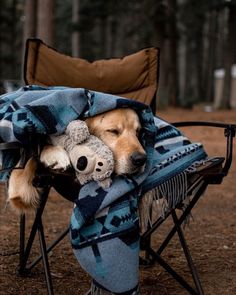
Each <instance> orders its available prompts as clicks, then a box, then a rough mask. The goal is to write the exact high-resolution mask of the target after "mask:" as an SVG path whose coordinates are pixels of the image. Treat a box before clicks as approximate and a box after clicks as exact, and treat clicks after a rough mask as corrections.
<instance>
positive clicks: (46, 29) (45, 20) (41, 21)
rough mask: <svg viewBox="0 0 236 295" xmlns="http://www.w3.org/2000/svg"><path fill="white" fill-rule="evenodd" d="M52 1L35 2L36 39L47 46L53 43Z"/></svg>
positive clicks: (41, 0)
mask: <svg viewBox="0 0 236 295" xmlns="http://www.w3.org/2000/svg"><path fill="white" fill-rule="evenodd" d="M53 33H54V0H40V1H37V37H38V38H40V39H42V40H43V41H44V42H46V43H47V44H49V45H51V46H52V45H53V41H54V36H53Z"/></svg>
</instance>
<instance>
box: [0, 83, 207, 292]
mask: <svg viewBox="0 0 236 295" xmlns="http://www.w3.org/2000/svg"><path fill="white" fill-rule="evenodd" d="M124 107H130V108H132V109H134V110H136V112H137V113H138V115H139V118H140V121H141V124H142V136H141V141H142V144H143V146H144V148H145V150H146V152H147V165H146V168H145V171H144V172H143V173H142V174H140V175H136V176H132V177H131V176H130V177H124V176H116V177H115V178H114V179H113V182H112V185H111V187H109V188H108V189H103V188H101V187H99V186H98V184H97V183H96V182H90V183H88V184H86V185H84V186H83V187H82V188H81V190H80V192H78V199H77V200H76V202H75V207H74V210H73V213H72V217H71V243H72V248H73V249H74V252H75V255H76V257H77V259H78V261H79V262H80V264H81V265H82V267H84V268H85V269H86V271H87V272H88V273H90V275H91V276H92V277H93V278H94V279H95V281H96V284H97V285H99V287H100V286H101V287H103V288H106V289H107V290H110V291H112V292H114V293H116V292H117V293H122V292H128V291H130V293H127V294H133V293H132V292H133V290H136V289H137V284H138V279H137V278H138V275H137V269H138V252H139V243H138V242H139V216H138V202H139V200H140V198H141V196H143V195H144V194H145V193H147V192H150V191H151V192H154V193H156V194H157V195H158V194H159V193H160V192H161V195H162V197H165V200H166V206H167V207H175V205H176V204H177V203H179V202H180V201H181V200H183V199H184V198H185V197H186V195H185V191H186V190H185V188H186V173H187V172H186V171H188V169H189V168H190V167H191V166H192V165H194V163H196V162H197V161H201V160H203V159H205V158H206V156H207V155H206V153H205V151H204V149H203V146H202V145H201V144H200V143H191V142H190V141H189V140H188V139H187V138H186V137H185V136H184V135H183V134H182V133H181V132H180V131H179V130H178V129H176V128H175V127H173V126H172V125H170V124H168V123H167V122H165V121H163V120H162V119H160V118H158V117H155V116H153V114H152V112H151V109H150V108H149V107H148V106H146V105H144V104H141V103H139V102H136V101H132V100H127V99H124V98H120V97H117V96H113V95H109V94H104V93H99V92H95V91H88V90H85V89H76V88H65V87H51V88H43V87H39V86H26V87H23V88H21V89H19V90H18V91H16V92H13V93H9V94H5V95H3V96H1V97H0V108H1V109H0V142H14V141H19V142H21V143H23V144H26V145H27V143H28V142H29V130H33V131H34V132H35V133H36V134H44V135H46V134H58V135H59V134H61V133H63V131H64V130H65V128H66V126H67V125H68V123H69V122H71V121H72V120H75V119H78V118H80V119H83V118H86V117H89V116H94V115H96V114H100V113H103V112H106V111H108V110H112V109H115V108H124ZM18 160H19V158H18V155H16V154H14V151H13V150H9V151H4V152H3V154H2V167H3V168H7V167H12V166H13V165H15V164H16V163H17V161H18ZM8 175H9V172H8V173H6V172H5V173H2V174H1V175H0V176H1V179H2V180H7V177H8ZM157 197H158V196H157ZM127 259H128V260H127ZM126 260H127V261H128V262H125V261H126ZM111 261H112V262H114V264H112V263H111ZM114 265H115V266H114ZM117 278H119V279H117ZM121 281H122V283H121ZM135 288H136V289H135ZM134 294H135V293H134Z"/></svg>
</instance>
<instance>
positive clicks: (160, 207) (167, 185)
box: [139, 171, 188, 232]
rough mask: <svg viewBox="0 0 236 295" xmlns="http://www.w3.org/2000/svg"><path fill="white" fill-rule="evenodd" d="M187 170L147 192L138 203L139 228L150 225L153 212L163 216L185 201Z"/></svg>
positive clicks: (142, 229)
mask: <svg viewBox="0 0 236 295" xmlns="http://www.w3.org/2000/svg"><path fill="white" fill-rule="evenodd" d="M187 188H188V186H187V171H184V172H182V173H180V174H178V175H176V176H174V177H172V178H171V179H169V180H167V181H165V182H164V183H162V184H160V185H159V186H157V187H155V188H154V189H152V190H151V191H149V192H147V193H146V194H145V195H144V196H143V197H142V199H141V201H140V204H139V216H140V228H141V232H144V231H145V230H146V229H147V228H148V227H150V226H152V216H153V214H155V215H156V214H158V215H157V216H162V217H163V218H165V215H166V213H167V212H169V210H170V209H173V208H175V207H176V206H177V205H178V204H180V203H181V202H183V201H185V202H186V201H187Z"/></svg>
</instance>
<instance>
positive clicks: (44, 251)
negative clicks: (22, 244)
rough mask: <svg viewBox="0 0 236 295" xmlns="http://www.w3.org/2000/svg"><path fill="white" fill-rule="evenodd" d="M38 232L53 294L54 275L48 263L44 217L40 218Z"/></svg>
mask: <svg viewBox="0 0 236 295" xmlns="http://www.w3.org/2000/svg"><path fill="white" fill-rule="evenodd" d="M38 234H39V242H40V248H41V253H42V259H43V266H44V274H45V279H46V283H47V290H48V295H53V285H52V277H51V273H50V268H49V263H48V255H47V247H46V242H45V236H44V230H43V224H42V219H40V221H39V224H38Z"/></svg>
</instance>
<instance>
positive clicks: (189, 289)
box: [147, 246, 199, 295]
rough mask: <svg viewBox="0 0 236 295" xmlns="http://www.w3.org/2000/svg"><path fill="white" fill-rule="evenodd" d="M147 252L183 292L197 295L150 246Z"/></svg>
mask: <svg viewBox="0 0 236 295" xmlns="http://www.w3.org/2000/svg"><path fill="white" fill-rule="evenodd" d="M147 251H148V252H149V253H150V255H151V256H152V257H153V259H155V260H156V261H157V262H158V263H159V264H160V265H161V266H162V267H163V268H164V269H165V270H166V271H167V272H168V273H169V274H170V275H171V276H172V277H173V278H174V279H175V280H176V281H177V282H178V283H179V284H180V285H181V286H182V287H183V288H184V289H185V290H187V291H188V292H189V294H191V295H199V293H197V292H196V291H195V290H194V289H193V288H192V287H191V286H190V285H189V284H188V283H187V282H186V280H185V279H183V278H182V277H181V276H180V275H179V274H178V273H177V272H176V271H175V270H174V269H173V268H172V267H171V266H170V265H169V264H168V263H167V262H166V261H165V260H164V259H163V258H162V257H161V256H160V255H158V254H157V253H156V252H155V251H154V250H153V249H152V248H151V247H150V246H147Z"/></svg>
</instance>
